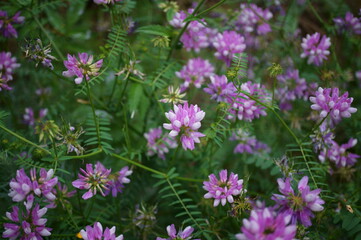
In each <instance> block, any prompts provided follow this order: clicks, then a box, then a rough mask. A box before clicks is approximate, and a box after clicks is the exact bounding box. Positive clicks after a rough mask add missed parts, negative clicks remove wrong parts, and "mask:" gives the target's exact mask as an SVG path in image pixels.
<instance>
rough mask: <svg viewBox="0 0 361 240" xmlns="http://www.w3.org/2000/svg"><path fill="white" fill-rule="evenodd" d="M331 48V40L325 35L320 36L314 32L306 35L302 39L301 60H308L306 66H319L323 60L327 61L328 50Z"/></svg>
mask: <svg viewBox="0 0 361 240" xmlns="http://www.w3.org/2000/svg"><path fill="white" fill-rule="evenodd" d="M330 46H331V40H330V38H328V37H327V36H326V35H324V36H322V38H321V34H320V33H318V32H316V33H314V34H312V35H309V34H307V36H306V37H305V38H303V39H302V44H301V47H302V48H303V53H302V54H301V58H306V57H307V58H308V60H307V63H308V64H311V63H313V64H315V65H316V66H320V65H321V64H322V62H323V60H327V56H328V55H329V54H330V51H329V50H328V49H329V48H330Z"/></svg>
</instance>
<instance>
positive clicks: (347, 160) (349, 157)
mask: <svg viewBox="0 0 361 240" xmlns="http://www.w3.org/2000/svg"><path fill="white" fill-rule="evenodd" d="M330 141H331V144H330V146H329V147H328V148H325V149H324V150H323V151H321V153H320V156H319V158H320V159H322V160H323V161H324V160H325V159H326V158H328V159H330V161H332V162H334V163H335V164H336V166H337V167H338V168H340V167H346V166H353V165H355V163H356V162H357V159H358V158H360V156H359V155H357V154H354V153H350V152H347V149H349V148H352V147H354V146H355V145H356V144H357V139H353V138H350V140H349V141H348V142H347V143H345V144H342V145H341V146H340V145H338V143H337V142H335V141H333V140H330Z"/></svg>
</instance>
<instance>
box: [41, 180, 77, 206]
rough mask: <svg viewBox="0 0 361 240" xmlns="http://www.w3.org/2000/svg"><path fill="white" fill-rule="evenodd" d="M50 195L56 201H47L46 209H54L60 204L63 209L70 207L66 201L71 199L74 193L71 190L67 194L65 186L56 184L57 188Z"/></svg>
mask: <svg viewBox="0 0 361 240" xmlns="http://www.w3.org/2000/svg"><path fill="white" fill-rule="evenodd" d="M52 193H53V194H54V195H55V196H56V199H55V200H53V201H49V204H48V205H47V206H46V207H47V208H56V207H57V206H58V205H59V204H60V205H61V206H62V207H63V208H64V209H65V208H66V207H68V205H70V202H69V201H68V200H67V199H68V198H71V197H73V196H74V195H75V193H76V191H75V190H73V191H70V192H68V187H67V186H66V185H65V184H64V185H62V184H61V183H60V182H58V184H57V186H56V187H54V189H53V190H52Z"/></svg>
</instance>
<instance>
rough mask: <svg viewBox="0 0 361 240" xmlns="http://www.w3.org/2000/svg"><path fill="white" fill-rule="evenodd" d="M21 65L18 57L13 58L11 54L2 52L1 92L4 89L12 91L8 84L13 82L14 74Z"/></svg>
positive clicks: (0, 69)
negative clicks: (17, 59)
mask: <svg viewBox="0 0 361 240" xmlns="http://www.w3.org/2000/svg"><path fill="white" fill-rule="evenodd" d="M18 67H20V64H19V63H17V62H16V57H11V52H0V91H1V90H2V89H5V90H11V89H12V88H11V87H10V86H9V85H8V82H9V81H11V80H13V73H14V70H15V69H16V68H18Z"/></svg>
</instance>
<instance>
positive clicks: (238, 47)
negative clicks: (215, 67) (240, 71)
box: [213, 31, 246, 66]
mask: <svg viewBox="0 0 361 240" xmlns="http://www.w3.org/2000/svg"><path fill="white" fill-rule="evenodd" d="M213 41H214V42H213V46H214V47H215V48H216V50H217V52H216V53H215V54H214V55H215V56H216V57H217V58H219V59H221V60H223V61H224V62H226V64H227V65H228V66H230V65H231V62H232V59H233V57H234V54H236V53H242V52H243V51H244V50H245V49H246V44H245V43H244V37H242V36H241V35H239V34H238V33H236V32H235V31H224V32H223V33H218V34H217V36H216V37H215V38H214V39H213Z"/></svg>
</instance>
